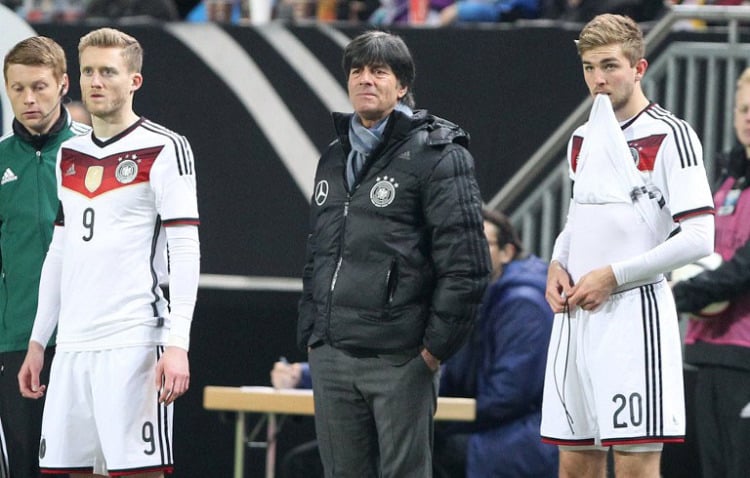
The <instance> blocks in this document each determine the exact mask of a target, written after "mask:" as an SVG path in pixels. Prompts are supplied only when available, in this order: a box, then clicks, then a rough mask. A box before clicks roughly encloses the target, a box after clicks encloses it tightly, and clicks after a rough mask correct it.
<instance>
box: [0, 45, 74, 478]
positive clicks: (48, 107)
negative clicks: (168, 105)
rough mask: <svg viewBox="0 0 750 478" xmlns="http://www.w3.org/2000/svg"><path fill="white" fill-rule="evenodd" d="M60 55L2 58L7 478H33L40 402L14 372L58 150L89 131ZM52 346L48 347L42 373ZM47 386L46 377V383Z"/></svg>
mask: <svg viewBox="0 0 750 478" xmlns="http://www.w3.org/2000/svg"><path fill="white" fill-rule="evenodd" d="M66 71H67V66H66V60H65V52H64V51H63V49H62V48H61V47H60V45H58V44H57V43H56V42H54V41H53V40H51V39H49V38H46V37H41V36H37V37H31V38H27V39H26V40H23V41H21V42H20V43H18V44H16V45H15V46H14V47H13V48H12V49H11V50H10V51H9V52H8V54H7V55H6V56H5V61H4V63H3V73H4V75H5V89H6V93H7V95H8V98H10V102H11V105H12V108H13V114H14V116H15V119H14V120H13V132H12V134H9V135H6V136H4V137H2V138H0V281H1V282H0V423H2V427H3V432H4V435H5V439H6V441H7V443H6V448H7V452H8V456H7V457H4V458H3V459H6V460H7V463H6V465H9V470H10V478H26V477H37V476H39V458H38V457H39V438H40V436H39V435H40V432H41V420H42V410H43V408H44V402H43V401H41V400H39V401H37V400H29V399H25V398H23V397H21V394H20V393H19V392H18V381H17V378H16V376H17V374H18V371H19V369H20V367H21V364H22V363H23V360H24V358H25V356H26V349H27V347H28V343H29V337H30V335H31V328H32V325H33V324H34V316H35V314H36V307H37V295H38V287H39V276H40V274H41V269H42V263H43V262H44V257H45V254H46V253H47V247H48V246H49V242H50V240H51V238H52V229H53V222H54V219H55V216H56V213H57V209H58V200H57V193H56V183H55V160H56V156H57V151H58V150H59V149H60V144H61V143H62V142H63V141H65V140H66V139H68V138H71V137H73V136H74V135H77V134H83V133H85V132H87V131H88V128H87V127H86V126H84V125H81V124H79V123H74V122H72V121H71V119H70V115H69V114H68V113H67V111H66V109H65V107H64V106H63V104H62V102H63V101H62V100H63V98H64V97H65V94H66V93H67V91H68V85H69V83H68V75H67V73H66ZM53 353H54V348H47V357H45V372H44V373H45V374H48V373H49V365H50V362H51V359H52V354H53ZM45 382H46V378H45Z"/></svg>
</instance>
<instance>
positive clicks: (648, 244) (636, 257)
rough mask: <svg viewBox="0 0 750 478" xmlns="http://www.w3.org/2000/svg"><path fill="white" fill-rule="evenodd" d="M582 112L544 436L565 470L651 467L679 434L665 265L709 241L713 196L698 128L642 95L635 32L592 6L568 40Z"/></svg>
mask: <svg viewBox="0 0 750 478" xmlns="http://www.w3.org/2000/svg"><path fill="white" fill-rule="evenodd" d="M577 47H578V52H579V54H580V56H581V60H582V63H583V74H584V79H585V81H586V85H587V86H588V88H589V91H590V93H591V94H592V96H595V101H594V106H593V108H592V112H591V117H590V121H589V122H588V123H587V124H586V125H584V126H583V127H581V128H579V129H578V130H576V132H575V133H574V134H573V137H572V138H571V141H570V143H569V148H568V159H569V165H570V176H571V179H572V180H573V181H574V184H573V198H572V200H571V204H570V209H569V212H568V219H567V222H566V224H565V227H564V229H563V231H562V232H561V234H560V235H559V236H558V238H557V241H556V242H555V248H554V251H553V257H552V261H551V264H550V268H549V272H548V277H547V292H546V296H547V300H548V302H549V304H550V306H551V307H552V309H553V310H554V311H555V312H556V316H555V322H554V326H553V331H552V337H551V341H550V347H549V352H548V356H547V371H546V375H545V390H544V398H543V406H542V426H541V434H542V439H543V440H544V441H545V442H548V443H552V444H556V445H558V446H559V449H560V473H559V476H560V477H562V478H573V477H575V478H604V477H605V476H606V455H607V449H608V447H612V449H613V451H614V465H615V475H616V476H617V477H618V478H621V477H639V478H658V477H659V476H660V457H661V449H662V446H663V443H665V442H679V441H682V440H683V439H684V433H685V428H684V427H685V411H684V399H683V385H682V357H681V349H680V336H679V332H678V327H677V315H676V311H675V306H674V300H673V298H672V295H671V291H670V289H669V287H668V286H667V284H666V281H665V280H664V276H663V273H664V272H666V271H670V270H672V269H674V268H676V267H678V266H681V265H684V264H686V263H689V262H692V261H693V260H695V259H698V258H700V257H702V256H705V255H707V254H709V253H710V252H711V251H712V250H713V235H714V232H713V201H712V198H711V193H710V189H709V186H708V182H707V180H706V173H705V170H704V167H703V159H702V149H701V145H700V141H699V140H698V137H697V135H696V134H695V132H694V131H693V130H692V129H691V128H690V126H689V125H688V124H687V123H685V122H684V121H682V120H680V119H678V118H676V117H674V116H673V115H672V114H671V113H669V112H668V111H666V110H664V109H663V108H661V107H659V106H658V105H656V104H653V103H650V102H649V100H648V99H647V98H646V96H645V94H644V92H643V90H642V89H641V79H642V78H643V75H644V74H645V73H646V69H647V67H648V63H647V61H646V60H645V59H644V58H643V54H644V46H643V35H642V32H641V30H640V28H639V27H638V25H637V24H636V23H635V22H634V21H633V20H632V19H630V18H628V17H623V16H619V15H610V14H605V15H600V16H597V17H596V18H594V19H593V20H592V21H591V22H589V23H588V24H587V25H586V26H585V27H584V28H583V30H582V31H581V34H580V38H579V40H578V41H577Z"/></svg>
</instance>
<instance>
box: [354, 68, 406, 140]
mask: <svg viewBox="0 0 750 478" xmlns="http://www.w3.org/2000/svg"><path fill="white" fill-rule="evenodd" d="M348 89H349V100H350V101H351V102H352V106H353V107H354V111H355V113H356V114H357V116H359V119H360V121H361V122H362V125H363V126H365V127H366V128H370V127H372V126H373V125H375V123H377V122H378V121H380V120H381V119H383V118H385V117H386V116H388V115H389V114H391V112H392V111H393V109H394V108H395V107H396V105H397V104H398V102H399V100H400V99H401V98H403V97H404V95H405V94H406V92H407V90H408V88H407V87H405V86H401V82H400V81H399V80H398V78H396V75H395V73H393V70H392V69H391V67H390V66H388V65H368V66H362V67H357V68H352V69H351V70H349V81H348Z"/></svg>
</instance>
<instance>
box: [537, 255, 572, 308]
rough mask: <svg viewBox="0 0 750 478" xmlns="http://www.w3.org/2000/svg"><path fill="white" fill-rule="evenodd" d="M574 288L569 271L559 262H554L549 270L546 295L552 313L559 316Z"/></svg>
mask: <svg viewBox="0 0 750 478" xmlns="http://www.w3.org/2000/svg"><path fill="white" fill-rule="evenodd" d="M572 286H573V280H572V279H571V278H570V274H568V271H566V270H565V268H564V267H563V266H562V264H560V263H559V262H557V261H552V262H551V263H550V265H549V268H548V269H547V290H546V292H545V294H544V297H545V298H546V299H547V303H548V304H549V306H550V308H551V309H552V312H554V313H556V314H557V313H560V312H562V311H563V307H564V306H565V301H566V297H567V296H568V295H569V294H570V289H571V287H572Z"/></svg>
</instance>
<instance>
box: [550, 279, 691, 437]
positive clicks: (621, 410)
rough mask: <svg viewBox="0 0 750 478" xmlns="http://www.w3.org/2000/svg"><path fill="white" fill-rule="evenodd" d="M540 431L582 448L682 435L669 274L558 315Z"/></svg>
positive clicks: (679, 369)
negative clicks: (589, 307) (593, 307)
mask: <svg viewBox="0 0 750 478" xmlns="http://www.w3.org/2000/svg"><path fill="white" fill-rule="evenodd" d="M541 434H542V440H543V441H544V442H546V443H551V444H555V445H562V446H566V447H579V446H580V447H587V449H590V447H591V446H605V447H606V446H613V445H617V446H622V445H627V446H633V445H644V444H649V443H666V442H682V441H684V435H685V400H684V389H683V376H682V346H681V338H680V332H679V327H678V319H677V312H676V308H675V305H674V298H673V297H672V292H671V290H670V289H669V286H668V285H667V282H666V281H664V280H662V281H660V282H657V283H655V284H647V285H643V286H640V287H636V288H633V289H629V290H626V291H623V292H620V293H616V294H613V295H612V296H611V297H610V299H609V300H608V301H607V302H606V303H604V304H603V305H602V306H601V307H599V308H598V309H597V310H594V311H585V310H582V309H580V308H576V309H575V310H573V311H570V314H557V315H556V316H555V320H554V324H553V328H552V336H551V340H550V345H549V350H548V355H547V370H546V375H545V382H544V398H543V404H542V425H541ZM616 448H617V447H616ZM647 448H648V447H647ZM582 449H583V448H582ZM623 449H626V447H623Z"/></svg>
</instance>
